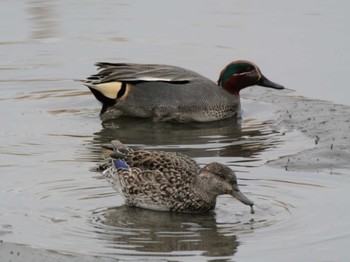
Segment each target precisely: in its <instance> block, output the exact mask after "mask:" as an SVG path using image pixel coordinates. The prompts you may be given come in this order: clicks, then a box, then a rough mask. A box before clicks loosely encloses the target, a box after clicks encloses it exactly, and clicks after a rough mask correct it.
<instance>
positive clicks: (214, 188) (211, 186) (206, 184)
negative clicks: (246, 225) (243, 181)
mask: <svg viewBox="0 0 350 262" xmlns="http://www.w3.org/2000/svg"><path fill="white" fill-rule="evenodd" d="M196 182H197V186H200V191H202V196H203V197H204V198H205V196H208V197H209V198H211V197H212V198H216V197H217V196H219V195H224V194H229V195H231V196H233V197H234V198H236V199H237V200H239V201H240V202H242V203H243V204H245V205H248V206H250V208H251V213H252V214H253V213H254V209H253V205H254V203H253V202H252V201H251V200H250V199H248V198H247V197H246V196H245V195H244V194H243V193H242V192H241V191H240V189H239V187H238V185H237V178H236V174H235V172H234V171H233V170H232V169H231V168H229V167H228V166H225V165H223V164H220V163H216V162H213V163H210V164H208V165H206V166H204V167H203V168H202V169H201V171H200V174H199V176H198V177H197V181H196Z"/></svg>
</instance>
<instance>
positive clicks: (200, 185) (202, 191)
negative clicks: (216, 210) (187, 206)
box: [193, 176, 218, 207]
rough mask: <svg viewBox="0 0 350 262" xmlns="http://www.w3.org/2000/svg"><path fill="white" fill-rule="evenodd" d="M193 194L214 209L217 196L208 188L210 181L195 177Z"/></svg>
mask: <svg viewBox="0 0 350 262" xmlns="http://www.w3.org/2000/svg"><path fill="white" fill-rule="evenodd" d="M193 192H194V193H195V194H196V195H197V196H198V197H199V198H200V199H202V200H204V201H205V202H206V203H208V204H209V205H211V206H213V207H215V204H216V198H217V196H218V194H217V193H216V192H215V190H213V188H212V187H211V186H210V181H208V180H207V179H206V178H202V177H200V176H199V177H197V179H196V180H195V181H194V184H193Z"/></svg>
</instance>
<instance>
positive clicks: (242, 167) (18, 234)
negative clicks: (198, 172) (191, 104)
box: [0, 0, 350, 261]
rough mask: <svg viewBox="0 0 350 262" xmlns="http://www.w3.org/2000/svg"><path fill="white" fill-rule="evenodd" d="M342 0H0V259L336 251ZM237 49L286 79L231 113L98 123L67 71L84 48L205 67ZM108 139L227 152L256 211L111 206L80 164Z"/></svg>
mask: <svg viewBox="0 0 350 262" xmlns="http://www.w3.org/2000/svg"><path fill="white" fill-rule="evenodd" d="M347 5H349V4H348V3H347V2H346V1H338V2H337V5H334V4H330V3H329V4H328V3H326V2H319V1H306V2H304V1H303V2H300V3H297V2H293V3H283V5H282V4H281V3H279V2H278V1H264V4H262V3H259V2H257V1H250V2H244V3H243V2H236V1H234V2H232V1H221V2H220V3H218V2H214V1H207V2H203V3H202V2H200V3H199V2H196V1H194V2H191V3H188V2H181V1H177V2H168V1H165V2H164V1H155V0H154V1H147V2H142V1H134V2H132V3H131V2H129V1H118V2H115V1H105V2H103V3H100V2H98V1H88V2H86V1H85V2H84V3H83V2H79V1H73V2H72V1H70V2H66V1H60V2H55V1H49V2H48V1H26V2H12V1H3V2H2V3H1V8H0V13H1V16H2V18H3V20H4V22H3V24H4V25H6V26H3V29H2V34H1V38H0V50H1V51H0V55H1V58H2V65H1V68H0V70H1V76H2V77H1V80H0V89H1V94H2V96H1V98H0V115H1V120H2V124H1V130H0V134H1V136H0V141H1V143H0V155H1V156H0V159H1V162H0V170H1V173H0V175H1V183H0V201H1V202H0V203H1V205H0V240H2V241H3V242H2V243H0V258H1V260H2V261H3V260H4V261H7V260H10V259H13V257H12V255H13V254H16V252H17V250H20V252H21V253H20V254H26V252H27V251H26V249H25V248H29V249H30V250H34V251H31V252H32V253H30V256H29V257H26V260H27V261H28V260H29V259H32V260H33V261H37V260H39V259H43V258H42V257H43V254H44V255H45V256H46V258H44V259H46V260H45V261H47V258H51V260H52V261H55V260H58V258H60V259H62V257H63V259H70V260H72V261H73V260H74V259H78V261H79V259H81V261H94V260H97V259H99V260H102V259H103V260H104V261H108V260H109V259H111V260H112V259H113V258H118V259H126V260H140V259H150V260H179V261H203V260H211V259H212V260H228V261H232V260H234V261H257V260H259V261H271V260H277V259H279V260H283V261H295V260H301V259H303V260H309V261H324V260H326V261H346V260H347V252H346V251H347V247H348V243H349V240H350V234H349V232H350V230H349V229H350V224H349V222H348V221H349V217H350V212H349V209H347V208H346V207H347V206H348V205H349V193H348V186H347V185H348V183H349V155H350V146H349V142H348V140H349V139H348V130H349V127H350V124H349V123H350V119H349V118H350V109H349V107H348V105H349V101H348V98H347V97H348V95H349V90H348V89H347V88H346V85H345V84H344V83H346V81H347V79H345V78H346V76H347V74H346V72H347V70H349V65H348V63H346V62H347V61H346V56H345V55H344V54H346V52H347V51H348V49H349V46H350V45H349V39H350V38H349V34H348V32H347V31H346V30H345V24H347V23H348V22H349V21H348V20H349V18H348V16H347V15H346V14H345V10H347V9H346V8H347V7H348V6H347ZM325 35H327V38H325ZM242 58H244V59H248V60H252V61H253V62H255V63H257V64H258V65H259V66H260V67H261V69H262V71H263V73H264V74H265V75H266V76H267V77H269V78H270V79H271V80H273V81H276V82H278V83H281V84H283V85H285V86H287V87H289V88H290V89H295V90H296V92H291V91H288V90H287V91H272V90H266V89H263V88H260V87H252V88H249V89H247V90H246V91H245V92H243V94H242V97H243V100H242V107H243V109H244V111H243V118H242V120H241V121H238V122H237V121H234V120H232V119H228V120H224V121H219V122H215V123H202V124H198V123H197V124H196V123H193V124H186V125H179V124H174V123H154V122H152V121H149V120H140V119H132V118H121V119H118V120H116V121H107V122H104V123H101V121H100V119H99V118H98V112H99V109H100V105H99V104H98V103H97V102H96V101H95V99H94V97H93V96H92V95H91V94H90V92H89V91H88V90H86V89H85V87H83V86H82V85H81V84H80V83H78V82H74V81H73V79H80V78H84V77H86V76H88V75H89V74H91V73H93V72H94V68H93V66H92V65H93V63H94V62H97V61H116V62H120V61H129V62H148V63H167V64H173V65H179V66H183V67H187V68H190V69H193V70H195V71H198V72H200V73H202V74H203V75H206V76H208V77H210V78H211V79H214V80H215V79H216V78H217V77H218V73H219V71H220V70H221V69H222V67H223V66H224V65H226V64H227V63H228V62H229V61H231V60H235V59H242ZM320 90H322V92H319V91H320ZM298 95H306V96H308V97H311V98H312V99H306V98H300V97H298ZM315 99H326V100H329V101H330V102H320V101H318V100H315ZM333 102H335V103H337V104H343V105H335V104H333ZM316 136H317V137H316ZM116 138H117V139H119V140H121V141H122V142H124V143H126V144H129V145H134V146H142V147H145V148H148V149H156V150H168V151H178V152H182V153H185V154H187V155H189V156H191V157H194V158H195V159H196V160H197V161H198V162H199V163H200V164H206V163H209V162H212V161H218V162H221V163H224V164H227V165H229V166H230V167H231V168H233V169H234V170H235V171H236V173H237V176H238V178H239V184H240V187H241V189H242V191H243V192H244V193H245V194H246V195H247V196H248V197H249V198H251V199H252V200H253V201H254V202H255V203H256V207H255V210H256V213H255V214H254V215H251V214H250V212H249V208H247V207H246V206H243V205H241V204H240V203H238V202H237V201H235V200H233V199H232V198H230V197H229V196H222V197H220V198H219V200H218V204H217V208H216V210H215V212H213V213H210V214H206V215H186V214H171V213H159V212H154V211H148V210H142V209H131V208H127V207H125V206H123V200H122V198H121V196H120V195H119V194H118V193H116V192H114V191H113V189H112V188H111V187H110V186H109V185H108V183H107V182H106V181H105V180H104V179H103V178H102V177H101V176H100V175H99V174H97V173H93V172H90V171H89V170H90V168H92V167H94V166H95V165H96V164H97V163H98V162H99V161H100V160H101V159H102V158H103V157H104V156H105V155H106V153H107V152H105V150H104V149H102V147H101V146H102V145H103V144H105V143H108V142H109V141H110V140H111V139H116ZM7 244H11V245H10V246H9V247H8V249H6V248H5V247H7V246H6V245H7ZM17 244H20V246H18V245H17ZM46 250H50V251H54V253H52V252H48V251H46ZM11 251H12V254H11ZM18 252H19V251H18ZM65 254H70V255H71V256H69V257H66V256H65ZM45 256H44V257H45ZM23 257H24V255H18V256H17V257H15V258H16V260H18V261H20V259H24V258H23ZM26 260H23V261H26ZM43 261H44V260H43Z"/></svg>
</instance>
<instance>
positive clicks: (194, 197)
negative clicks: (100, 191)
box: [96, 140, 254, 213]
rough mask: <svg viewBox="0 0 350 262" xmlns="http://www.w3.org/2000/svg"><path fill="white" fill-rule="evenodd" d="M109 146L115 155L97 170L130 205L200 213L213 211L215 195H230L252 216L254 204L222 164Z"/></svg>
mask: <svg viewBox="0 0 350 262" xmlns="http://www.w3.org/2000/svg"><path fill="white" fill-rule="evenodd" d="M112 146H113V150H114V153H113V154H112V155H111V156H110V158H109V159H108V160H107V162H106V163H103V164H100V165H99V166H98V167H97V168H96V170H97V171H100V172H102V174H103V175H104V176H105V177H106V179H107V180H108V181H109V182H110V183H111V184H112V186H113V187H114V188H115V189H116V190H117V191H118V192H121V193H122V195H123V196H124V198H125V202H126V204H127V205H129V206H136V207H142V208H146V209H153V210H160V211H176V212H187V213H203V212H208V211H210V210H213V209H214V208H215V204H216V198H217V196H219V195H223V194H229V195H231V196H233V197H234V198H236V199H238V200H239V201H241V202H242V203H243V204H245V205H249V206H250V207H251V213H254V210H253V205H254V204H253V202H252V201H250V200H249V199H248V198H247V197H246V196H244V195H243V193H241V192H240V190H239V188H238V185H237V178H236V175H235V173H234V172H233V171H232V170H231V169H230V168H229V167H227V166H225V165H223V164H219V163H215V162H214V163H210V164H208V165H206V166H204V167H203V168H200V167H199V166H198V164H197V163H196V162H195V161H194V160H193V159H191V158H189V157H187V156H185V155H183V154H180V153H170V152H162V151H145V150H137V151H134V150H132V149H131V148H128V147H126V146H125V145H123V144H122V143H120V142H119V141H116V140H115V141H112Z"/></svg>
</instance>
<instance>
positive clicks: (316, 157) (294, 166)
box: [242, 88, 350, 174]
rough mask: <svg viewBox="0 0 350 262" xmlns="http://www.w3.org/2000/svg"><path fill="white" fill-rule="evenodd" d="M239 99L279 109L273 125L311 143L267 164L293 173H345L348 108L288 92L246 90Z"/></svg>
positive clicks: (349, 153) (349, 163)
mask: <svg viewBox="0 0 350 262" xmlns="http://www.w3.org/2000/svg"><path fill="white" fill-rule="evenodd" d="M242 97H243V98H246V99H251V100H257V97H258V98H259V99H258V100H259V101H263V102H267V103H272V104H275V105H277V106H279V107H281V110H280V111H279V112H278V118H277V121H276V122H277V126H280V127H284V128H287V129H289V130H298V131H300V132H301V133H303V134H304V135H305V136H307V137H309V138H310V139H312V140H313V141H314V146H313V147H311V148H308V149H303V150H301V151H300V152H298V153H297V154H293V155H286V156H281V157H279V158H278V159H275V160H271V161H269V162H268V163H267V165H269V166H273V167H281V168H284V169H286V170H295V171H312V172H329V173H330V174H336V173H349V172H348V171H346V170H347V169H348V168H349V167H350V139H349V136H350V135H349V130H350V107H349V106H345V105H338V104H334V103H332V102H329V101H322V100H313V99H309V98H305V97H299V96H295V95H294V92H292V91H290V90H285V91H282V92H269V91H266V90H260V89H257V88H255V89H254V92H253V91H252V89H248V90H246V91H245V92H244V93H243V94H242ZM290 142H291V143H293V141H290Z"/></svg>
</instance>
